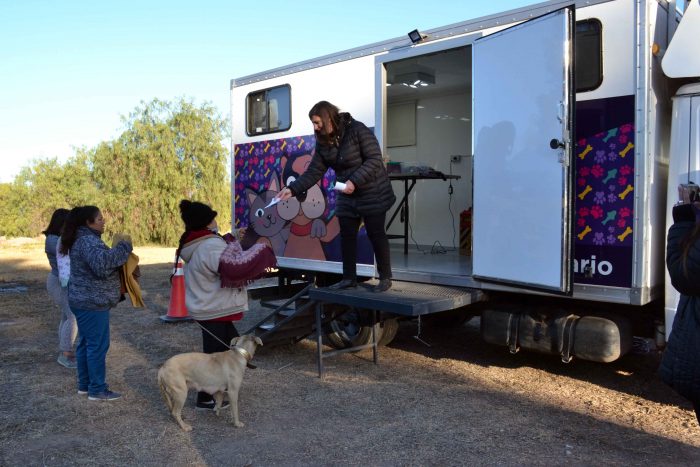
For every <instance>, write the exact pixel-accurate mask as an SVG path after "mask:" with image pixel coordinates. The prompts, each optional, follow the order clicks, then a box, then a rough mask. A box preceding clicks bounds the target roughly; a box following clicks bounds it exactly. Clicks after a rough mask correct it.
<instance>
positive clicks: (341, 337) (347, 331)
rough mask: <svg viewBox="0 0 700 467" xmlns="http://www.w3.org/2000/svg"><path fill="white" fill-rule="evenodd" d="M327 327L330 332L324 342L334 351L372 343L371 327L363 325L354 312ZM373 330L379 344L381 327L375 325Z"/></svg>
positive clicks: (346, 314)
mask: <svg viewBox="0 0 700 467" xmlns="http://www.w3.org/2000/svg"><path fill="white" fill-rule="evenodd" d="M329 326H330V329H331V332H329V333H328V334H326V336H325V337H326V341H327V342H328V344H329V345H330V346H331V347H334V348H336V349H347V348H350V347H356V346H359V345H367V344H371V343H372V326H366V325H363V324H362V323H361V322H360V317H359V315H358V313H357V312H356V311H349V312H347V313H345V314H344V315H342V316H341V317H339V318H338V319H335V320H333V321H331V322H330V325H329ZM374 328H375V329H374V330H375V332H376V333H377V343H379V341H380V340H381V339H382V327H381V325H380V324H379V323H377V324H375V325H374ZM394 334H395V333H394ZM392 339H393V337H392Z"/></svg>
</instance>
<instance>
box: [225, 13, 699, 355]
mask: <svg viewBox="0 0 700 467" xmlns="http://www.w3.org/2000/svg"><path fill="white" fill-rule="evenodd" d="M695 3H697V2H695ZM691 6H692V7H693V8H695V7H697V5H694V4H693V5H691ZM679 19H680V15H679V13H678V12H677V11H676V5H675V3H674V2H671V3H667V2H665V1H656V0H637V1H633V0H607V1H603V0H601V1H585V2H570V1H548V2H544V3H539V4H536V5H533V6H530V7H526V8H521V9H517V10H512V11H508V12H505V13H502V14H496V15H492V16H488V17H484V18H479V19H476V20H469V21H465V22H462V23H456V24H452V25H448V26H445V27H442V28H436V29H433V30H429V31H425V32H424V34H421V33H419V32H418V31H414V34H413V38H412V39H409V38H408V37H403V38H397V39H391V40H387V41H385V42H379V43H376V44H371V45H368V46H363V47H358V48H355V49H352V50H347V51H343V52H339V53H336V54H331V55H328V56H324V57H320V58H318V59H314V60H308V61H305V62H301V63H296V64H293V65H290V66H287V67H282V68H278V69H274V70H270V71H266V72H262V73H258V74H255V75H251V76H246V77H242V78H238V79H234V80H232V81H231V125H232V172H233V173H232V198H233V217H232V218H233V223H234V225H233V227H234V229H245V238H244V243H245V242H254V241H264V242H268V243H269V244H270V245H271V246H272V248H273V249H274V250H275V253H276V254H277V256H278V261H279V265H280V266H281V267H282V268H283V269H285V270H295V271H302V272H313V273H315V274H316V276H317V277H324V276H325V275H328V274H338V273H340V272H341V271H342V268H341V257H340V245H339V244H340V238H339V233H338V232H339V229H338V222H337V219H336V218H335V216H334V205H335V197H336V194H335V192H334V190H333V189H332V186H333V183H334V181H335V175H334V173H333V171H332V170H329V171H328V172H327V173H326V174H325V176H324V178H323V179H322V181H321V182H320V183H319V184H318V185H317V186H315V187H313V188H312V189H310V190H308V192H307V193H306V196H305V197H304V198H303V199H296V198H292V199H291V200H289V201H288V202H284V203H279V204H278V205H276V206H274V207H272V208H267V209H266V208H265V206H266V205H267V204H268V203H269V201H270V200H271V199H272V197H273V196H274V194H275V193H277V191H279V189H280V187H282V186H284V185H286V184H287V183H288V182H289V181H290V180H291V179H293V178H294V177H297V176H298V175H299V174H300V173H302V172H303V171H304V169H305V167H306V165H307V164H308V161H309V159H310V157H311V154H312V152H313V150H314V144H315V141H314V136H313V131H312V127H311V124H310V122H309V119H308V115H307V112H308V110H309V109H310V108H311V106H312V105H313V104H315V103H316V102H318V101H319V100H328V101H330V102H332V103H334V104H336V105H338V106H339V107H340V108H341V110H342V111H348V112H350V113H351V114H352V115H353V117H355V118H356V119H357V120H360V121H362V122H364V123H365V124H366V125H367V126H369V127H370V128H373V129H374V132H375V134H376V136H377V138H378V140H379V142H380V145H381V146H382V149H383V154H384V155H385V158H386V159H387V167H388V168H389V171H390V173H391V174H392V175H391V176H392V177H394V179H395V180H396V182H398V183H394V189H395V192H396V194H397V199H398V201H397V205H396V206H395V207H394V209H392V210H391V211H390V212H389V216H388V220H389V222H388V223H389V227H388V233H389V234H390V237H392V240H391V243H392V268H393V275H394V279H395V280H399V281H406V282H409V283H415V284H416V285H425V284H434V285H439V286H449V287H456V288H465V289H478V290H480V291H483V292H486V293H487V294H486V295H487V296H488V297H489V300H488V301H487V302H486V306H483V305H482V306H481V307H480V308H473V307H469V308H467V309H465V310H460V311H463V312H464V315H465V316H468V315H469V314H475V313H480V314H481V326H482V336H483V337H484V338H485V340H487V341H489V342H493V343H499V344H502V345H509V346H510V347H511V350H512V351H516V350H517V349H518V348H519V347H520V346H522V347H524V348H530V349H533V350H540V351H544V352H554V353H561V354H562V356H563V358H564V356H565V354H566V357H567V358H565V359H568V357H569V356H570V354H571V353H572V351H573V353H574V354H577V355H578V356H579V357H581V358H586V359H591V360H598V361H612V360H614V359H616V358H618V357H619V356H621V355H622V354H624V353H625V352H626V351H627V350H628V349H629V348H630V343H631V340H632V334H634V335H639V336H653V335H654V332H655V330H656V331H659V330H661V329H662V328H663V305H662V302H663V300H662V298H663V293H664V269H665V268H664V239H665V233H666V218H667V212H668V209H669V208H668V207H667V202H666V201H667V180H668V177H669V175H668V169H669V139H670V131H671V120H672V99H671V96H672V95H673V92H674V91H675V89H676V88H678V87H679V86H680V84H682V82H681V81H678V82H677V81H676V80H670V79H668V78H667V77H666V76H664V74H663V73H662V70H661V58H662V56H663V52H664V51H665V50H666V48H667V46H668V44H669V43H670V40H671V38H672V37H673V33H674V32H675V30H676V27H677V24H678V20H679ZM407 29H408V28H407ZM676 175H678V174H676ZM682 178H683V176H682V175H678V176H675V175H674V182H675V180H676V179H682ZM358 189H361V187H358ZM669 190H670V188H669ZM673 201H675V200H673ZM669 204H672V203H671V200H669ZM409 213H410V214H409ZM470 213H471V214H472V216H471V219H469V214H470ZM392 214H394V215H393V216H392ZM460 217H461V220H462V225H460ZM469 221H471V222H469ZM469 228H470V229H471V232H470V231H469ZM460 236H461V237H462V238H461V240H462V244H461V246H462V247H463V248H461V249H460V248H459V247H460ZM470 239H471V242H469V240H470ZM358 242H359V244H360V245H359V247H360V250H359V263H360V264H358V273H359V274H360V275H363V276H373V275H374V273H375V269H374V264H373V257H372V253H371V250H370V246H369V242H368V241H367V238H366V235H364V232H363V231H362V230H361V232H360V238H359V240H358ZM409 244H410V248H409ZM460 250H461V251H460ZM465 253H466V254H465ZM322 282H323V281H322ZM355 324H357V323H355ZM360 324H362V323H360ZM360 328H362V326H360ZM355 329H358V328H357V326H355ZM365 335H366V334H365ZM574 341H576V344H574ZM567 346H568V347H569V348H568V349H564V347H567Z"/></svg>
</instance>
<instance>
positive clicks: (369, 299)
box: [308, 280, 486, 379]
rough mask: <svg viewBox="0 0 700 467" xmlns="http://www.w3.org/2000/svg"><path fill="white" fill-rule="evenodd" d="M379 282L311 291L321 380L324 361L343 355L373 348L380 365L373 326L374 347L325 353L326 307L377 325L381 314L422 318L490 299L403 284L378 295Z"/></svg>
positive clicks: (437, 287)
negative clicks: (365, 313)
mask: <svg viewBox="0 0 700 467" xmlns="http://www.w3.org/2000/svg"><path fill="white" fill-rule="evenodd" d="M377 282H378V281H376V280H375V281H370V282H365V283H361V284H358V286H357V287H356V288H354V289H345V290H333V289H329V288H327V287H322V288H310V289H309V290H308V294H309V300H310V302H311V303H313V304H315V309H316V356H317V363H318V377H319V378H321V379H323V376H324V368H323V359H324V358H329V357H332V356H334V355H338V354H341V353H346V352H356V351H358V350H361V349H365V348H371V349H372V360H373V361H374V364H375V365H376V364H377V363H378V362H379V355H378V350H377V335H376V329H375V326H372V342H371V343H370V344H365V345H360V346H356V347H350V348H346V349H341V350H333V351H330V352H324V351H323V336H322V324H323V320H324V318H326V316H324V313H323V304H324V303H335V304H340V305H346V306H349V307H354V308H359V309H366V310H369V312H370V313H371V314H372V322H377V320H378V314H379V313H378V312H384V313H391V314H395V315H400V316H407V317H420V316H422V315H427V314H431V313H438V312H441V311H447V310H453V309H455V308H460V307H463V306H466V305H470V304H472V303H477V302H480V301H483V300H485V299H486V295H485V294H484V293H483V292H482V291H481V290H477V289H468V288H455V287H445V286H441V285H432V284H418V283H412V282H399V281H393V284H392V287H391V289H389V290H387V291H384V292H379V293H377V292H373V291H372V287H373V286H374V285H375V284H376V283H377Z"/></svg>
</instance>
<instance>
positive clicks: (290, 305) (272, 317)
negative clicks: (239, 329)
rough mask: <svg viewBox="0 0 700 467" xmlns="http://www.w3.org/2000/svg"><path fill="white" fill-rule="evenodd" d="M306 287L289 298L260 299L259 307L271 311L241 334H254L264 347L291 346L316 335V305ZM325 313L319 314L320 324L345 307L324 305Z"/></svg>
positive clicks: (334, 316)
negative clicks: (320, 316) (320, 317)
mask: <svg viewBox="0 0 700 467" xmlns="http://www.w3.org/2000/svg"><path fill="white" fill-rule="evenodd" d="M314 287H315V286H314V285H313V284H308V285H307V286H306V287H304V288H303V289H302V290H300V291H299V292H297V293H296V294H295V295H293V296H292V297H290V298H287V299H277V300H264V299H263V300H261V301H260V304H261V305H262V306H263V307H267V308H271V309H272V311H271V312H270V313H269V314H268V315H267V316H265V317H264V318H263V319H261V320H260V321H259V322H257V323H256V324H255V325H254V326H252V327H251V328H250V329H249V330H248V331H246V332H245V334H251V333H252V334H255V335H256V336H258V337H259V338H260V339H262V341H263V344H264V345H265V346H270V345H282V344H294V343H297V342H299V341H301V340H302V339H304V338H306V337H308V336H310V335H312V334H313V335H315V334H316V314H315V312H316V302H315V301H312V300H310V299H309V290H310V289H312V288H314ZM325 308H326V309H327V310H328V312H325V313H323V315H322V320H321V321H322V325H325V324H327V323H329V322H330V321H333V320H334V319H336V318H338V317H339V316H340V315H342V314H344V313H345V312H346V311H347V308H341V307H333V306H326V307H325Z"/></svg>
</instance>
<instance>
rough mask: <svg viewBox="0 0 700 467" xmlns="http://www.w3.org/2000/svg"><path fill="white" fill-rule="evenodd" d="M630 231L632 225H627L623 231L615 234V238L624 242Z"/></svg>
mask: <svg viewBox="0 0 700 467" xmlns="http://www.w3.org/2000/svg"><path fill="white" fill-rule="evenodd" d="M631 233H632V227H629V226H628V227H627V228H626V229H625V231H624V232H622V233H621V234H620V235H618V236H617V239H618V240H620V241H621V242H624V241H625V238H627V236H628V235H629V234H631Z"/></svg>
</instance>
